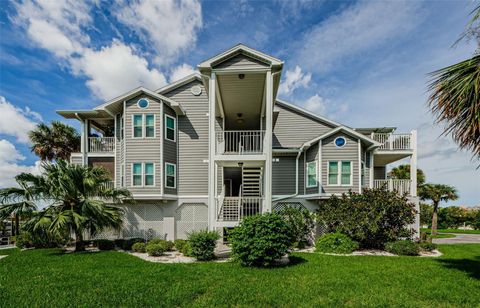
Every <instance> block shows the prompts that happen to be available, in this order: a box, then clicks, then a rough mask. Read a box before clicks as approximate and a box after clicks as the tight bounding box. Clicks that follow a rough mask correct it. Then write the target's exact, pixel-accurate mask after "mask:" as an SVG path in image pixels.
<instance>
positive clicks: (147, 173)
mask: <svg viewBox="0 0 480 308" xmlns="http://www.w3.org/2000/svg"><path fill="white" fill-rule="evenodd" d="M143 173H144V181H145V182H144V183H145V186H154V185H155V165H154V164H153V163H145V164H144V165H143Z"/></svg>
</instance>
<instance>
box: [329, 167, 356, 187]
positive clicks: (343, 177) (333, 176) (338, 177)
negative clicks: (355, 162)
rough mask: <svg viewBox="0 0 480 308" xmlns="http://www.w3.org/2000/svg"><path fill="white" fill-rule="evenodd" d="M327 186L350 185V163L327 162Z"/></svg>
mask: <svg viewBox="0 0 480 308" xmlns="http://www.w3.org/2000/svg"><path fill="white" fill-rule="evenodd" d="M328 185H342V186H351V185H352V162H350V161H329V162H328Z"/></svg>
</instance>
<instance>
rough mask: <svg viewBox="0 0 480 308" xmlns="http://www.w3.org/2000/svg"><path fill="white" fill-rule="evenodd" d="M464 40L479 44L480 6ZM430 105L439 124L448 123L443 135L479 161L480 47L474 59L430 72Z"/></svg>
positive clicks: (476, 9)
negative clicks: (474, 41) (475, 41)
mask: <svg viewBox="0 0 480 308" xmlns="http://www.w3.org/2000/svg"><path fill="white" fill-rule="evenodd" d="M472 13H473V18H472V20H471V21H470V23H469V26H468V29H467V31H466V32H465V33H464V35H463V36H462V37H461V39H462V38H465V37H467V38H472V37H473V38H475V39H477V40H478V41H479V45H480V25H479V22H480V6H478V7H476V8H475V9H474V11H473V12H472ZM431 77H432V81H431V82H430V85H429V87H428V90H429V91H430V92H431V94H430V96H429V98H428V105H429V107H430V109H431V111H432V112H433V114H434V115H436V122H437V123H438V122H445V124H446V127H445V129H444V132H443V133H444V134H452V136H453V139H454V140H455V142H457V143H458V144H459V146H460V148H461V149H466V150H471V151H472V152H473V154H474V156H477V157H479V158H480V48H479V49H477V50H476V51H475V53H474V55H473V57H472V58H471V59H467V60H464V61H462V62H460V63H457V64H453V65H451V66H448V67H445V68H442V69H440V70H437V71H435V72H433V73H431Z"/></svg>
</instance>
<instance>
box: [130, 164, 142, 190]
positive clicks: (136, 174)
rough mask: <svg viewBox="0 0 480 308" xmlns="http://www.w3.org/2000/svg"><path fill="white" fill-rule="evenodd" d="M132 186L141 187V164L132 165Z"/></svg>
mask: <svg viewBox="0 0 480 308" xmlns="http://www.w3.org/2000/svg"><path fill="white" fill-rule="evenodd" d="M132 186H143V181H142V163H133V164H132Z"/></svg>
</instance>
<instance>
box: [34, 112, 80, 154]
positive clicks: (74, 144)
mask: <svg viewBox="0 0 480 308" xmlns="http://www.w3.org/2000/svg"><path fill="white" fill-rule="evenodd" d="M29 137H30V141H31V142H32V146H31V150H32V152H34V153H35V155H37V156H38V157H40V159H41V160H47V161H52V160H59V159H63V160H68V159H69V158H70V155H71V153H73V152H76V151H78V150H79V149H80V135H79V134H78V132H77V131H76V130H75V128H73V127H71V126H69V125H67V124H63V123H62V122H60V121H52V123H51V125H48V124H45V123H40V124H38V125H37V127H36V128H35V129H34V130H32V131H31V132H30V133H29Z"/></svg>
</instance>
